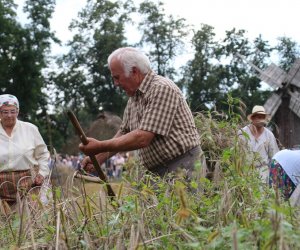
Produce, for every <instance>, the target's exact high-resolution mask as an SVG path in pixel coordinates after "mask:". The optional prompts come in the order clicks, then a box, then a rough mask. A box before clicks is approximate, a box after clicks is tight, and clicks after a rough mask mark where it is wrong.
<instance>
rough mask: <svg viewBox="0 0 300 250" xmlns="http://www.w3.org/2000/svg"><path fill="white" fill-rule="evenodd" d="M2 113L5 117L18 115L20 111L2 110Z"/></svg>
mask: <svg viewBox="0 0 300 250" xmlns="http://www.w3.org/2000/svg"><path fill="white" fill-rule="evenodd" d="M0 112H1V114H2V115H4V116H8V115H9V114H11V115H16V114H17V113H18V111H17V110H15V109H14V110H1V111H0Z"/></svg>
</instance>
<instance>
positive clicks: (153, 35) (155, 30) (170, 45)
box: [139, 1, 188, 79]
mask: <svg viewBox="0 0 300 250" xmlns="http://www.w3.org/2000/svg"><path fill="white" fill-rule="evenodd" d="M162 6H163V3H162V2H158V4H157V5H156V4H155V3H153V2H151V1H144V2H142V3H141V4H140V8H139V13H141V14H142V15H143V16H144V19H143V20H142V21H141V22H140V24H139V27H140V30H141V31H142V38H141V41H140V45H141V46H142V47H146V48H149V56H150V59H151V61H152V62H153V63H154V65H155V66H154V68H156V72H157V73H158V74H159V75H162V76H167V77H169V78H170V79H174V77H175V75H176V72H175V68H174V67H173V60H174V59H175V57H176V56H177V55H178V54H179V52H180V51H181V50H182V49H183V47H184V42H183V38H185V37H186V36H187V34H188V26H187V25H186V24H185V19H183V18H179V19H175V18H174V17H173V16H172V15H169V16H168V17H166V16H165V14H164V9H163V8H162Z"/></svg>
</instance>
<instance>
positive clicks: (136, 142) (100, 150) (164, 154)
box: [79, 47, 206, 177]
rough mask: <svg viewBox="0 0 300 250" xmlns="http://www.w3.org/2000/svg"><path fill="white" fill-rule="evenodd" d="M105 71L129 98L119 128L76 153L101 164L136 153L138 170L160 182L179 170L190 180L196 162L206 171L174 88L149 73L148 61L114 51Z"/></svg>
mask: <svg viewBox="0 0 300 250" xmlns="http://www.w3.org/2000/svg"><path fill="white" fill-rule="evenodd" d="M108 66H109V69H110V71H111V75H112V78H113V81H114V84H115V86H118V87H120V88H122V89H123V90H124V91H125V92H126V94H127V95H128V96H129V100H128V103H127V106H126V109H125V111H124V116H123V122H122V124H121V127H120V129H119V131H118V132H117V134H116V135H115V136H114V138H112V139H110V140H106V141H98V140H95V139H93V138H88V140H89V143H88V144H87V145H86V146H84V145H82V144H80V145H79V148H80V150H81V151H83V152H84V153H85V154H86V155H96V158H97V160H98V161H99V163H100V164H101V163H103V162H104V161H105V160H106V159H107V158H109V157H111V156H112V155H114V154H115V153H117V152H124V151H131V150H138V155H139V159H140V161H141V163H142V165H144V166H145V167H146V168H147V169H148V170H149V171H151V172H153V173H155V174H157V175H159V176H161V177H163V176H164V175H165V174H167V173H169V172H176V171H177V170H181V169H185V170H186V172H187V175H188V177H191V176H192V173H193V171H194V165H195V162H196V161H197V160H201V163H202V170H203V171H205V170H206V163H205V159H204V157H203V153H202V150H201V147H200V145H199V143H200V139H199V134H198V132H197V128H196V126H195V123H194V119H193V116H192V113H191V110H190V108H189V107H188V105H187V103H186V101H185V99H184V97H183V95H182V93H181V91H180V89H179V88H178V87H177V86H176V84H175V83H174V82H172V81H171V80H169V79H167V78H165V77H162V76H159V75H157V74H156V73H155V72H153V71H152V70H151V67H150V61H149V59H148V57H147V56H146V55H145V54H143V53H142V52H141V51H139V50H137V49H135V48H130V47H126V48H120V49H117V50H115V51H114V52H113V53H112V54H111V55H110V56H109V57H108ZM89 163H90V160H89V158H88V157H86V158H85V159H84V161H83V164H82V165H83V166H84V167H85V168H87V167H88V165H89Z"/></svg>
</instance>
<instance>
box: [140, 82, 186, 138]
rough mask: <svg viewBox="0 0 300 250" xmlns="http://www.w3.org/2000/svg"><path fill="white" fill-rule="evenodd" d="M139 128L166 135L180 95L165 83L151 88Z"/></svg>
mask: <svg viewBox="0 0 300 250" xmlns="http://www.w3.org/2000/svg"><path fill="white" fill-rule="evenodd" d="M149 96H151V98H150V99H149V100H148V103H147V105H146V108H145V110H144V113H143V117H142V120H141V123H140V126H139V129H141V130H145V131H150V132H153V133H155V134H159V135H163V136H167V135H168V134H169V131H170V129H171V126H172V123H173V120H174V117H175V115H176V111H177V107H178V104H179V101H180V98H181V96H180V95H179V94H178V93H176V92H175V90H174V89H172V88H170V87H168V86H166V85H158V86H157V87H155V88H153V93H151V94H150V95H149Z"/></svg>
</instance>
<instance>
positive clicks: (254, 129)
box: [240, 105, 279, 181]
mask: <svg viewBox="0 0 300 250" xmlns="http://www.w3.org/2000/svg"><path fill="white" fill-rule="evenodd" d="M247 118H248V120H249V121H250V124H249V125H247V126H245V127H244V128H242V131H243V132H245V133H246V134H247V135H248V136H247V137H246V136H242V135H243V133H240V136H241V137H242V139H243V141H244V142H245V143H246V146H247V150H248V151H249V155H250V156H253V158H252V159H250V160H252V161H253V160H254V164H255V166H256V167H258V168H259V170H260V175H261V178H262V179H263V181H267V179H268V176H269V169H268V164H269V163H270V160H271V159H272V157H273V156H274V154H275V153H277V152H278V151H279V149H278V145H277V142H276V139H275V136H274V135H273V133H272V132H271V131H270V130H269V129H267V128H266V127H265V125H266V124H267V120H268V118H269V115H268V114H267V113H266V111H265V108H264V107H263V106H258V105H256V106H254V107H253V109H252V113H251V114H250V115H248V117H247ZM242 131H241V132H242ZM253 153H254V154H253Z"/></svg>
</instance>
